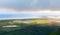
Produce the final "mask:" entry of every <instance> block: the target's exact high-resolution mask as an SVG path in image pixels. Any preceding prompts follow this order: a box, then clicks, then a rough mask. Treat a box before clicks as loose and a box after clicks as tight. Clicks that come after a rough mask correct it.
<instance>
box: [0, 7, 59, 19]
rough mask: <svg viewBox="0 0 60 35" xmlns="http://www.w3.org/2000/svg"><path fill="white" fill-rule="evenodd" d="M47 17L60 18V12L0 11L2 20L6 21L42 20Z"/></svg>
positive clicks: (4, 9)
mask: <svg viewBox="0 0 60 35" xmlns="http://www.w3.org/2000/svg"><path fill="white" fill-rule="evenodd" d="M42 16H47V17H49V18H53V16H55V17H56V16H59V17H60V11H51V10H40V11H31V12H29V11H21V12H20V11H16V10H12V9H6V8H3V9H2V8H1V9H0V20H4V19H30V18H41V17H42Z"/></svg>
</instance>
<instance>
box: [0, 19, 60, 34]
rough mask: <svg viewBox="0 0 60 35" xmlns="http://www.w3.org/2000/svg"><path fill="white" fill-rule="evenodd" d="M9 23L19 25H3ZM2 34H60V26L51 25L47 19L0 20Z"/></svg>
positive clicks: (0, 32)
mask: <svg viewBox="0 0 60 35" xmlns="http://www.w3.org/2000/svg"><path fill="white" fill-rule="evenodd" d="M22 21H25V22H26V21H28V22H30V23H29V24H26V23H21V22H22ZM37 22H38V23H37ZM7 25H18V26H19V27H5V28H4V27H2V26H7ZM0 35H60V26H55V25H51V26H49V25H48V24H47V20H0Z"/></svg>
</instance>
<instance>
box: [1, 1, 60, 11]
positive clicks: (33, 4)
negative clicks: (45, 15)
mask: <svg viewBox="0 0 60 35" xmlns="http://www.w3.org/2000/svg"><path fill="white" fill-rule="evenodd" d="M0 7H7V8H13V9H16V10H41V9H43V10H45V9H50V10H51V9H56V10H59V9H60V0H0Z"/></svg>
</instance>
